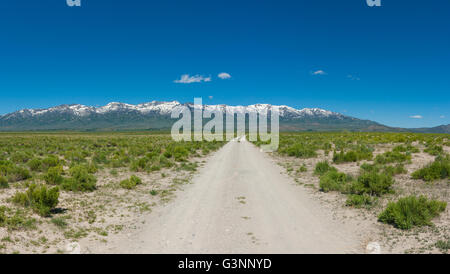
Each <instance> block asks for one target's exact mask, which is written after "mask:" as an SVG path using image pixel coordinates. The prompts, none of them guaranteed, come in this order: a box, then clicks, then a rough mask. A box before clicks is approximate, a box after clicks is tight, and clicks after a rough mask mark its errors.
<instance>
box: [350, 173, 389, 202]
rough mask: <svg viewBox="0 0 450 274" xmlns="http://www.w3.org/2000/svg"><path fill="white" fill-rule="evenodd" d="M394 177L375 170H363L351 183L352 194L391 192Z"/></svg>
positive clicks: (378, 194) (376, 194) (373, 194)
mask: <svg viewBox="0 0 450 274" xmlns="http://www.w3.org/2000/svg"><path fill="white" fill-rule="evenodd" d="M393 184H394V179H393V178H392V176H391V175H389V174H384V173H376V172H363V173H362V174H361V175H359V176H358V179H357V180H356V181H354V182H353V183H352V184H351V187H350V191H351V193H352V194H360V195H362V194H368V195H371V196H381V195H383V194H386V193H391V192H392V188H391V187H392V185H393Z"/></svg>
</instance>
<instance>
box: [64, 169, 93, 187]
mask: <svg viewBox="0 0 450 274" xmlns="http://www.w3.org/2000/svg"><path fill="white" fill-rule="evenodd" d="M69 174H70V176H71V178H68V179H65V180H64V181H63V183H62V184H61V186H62V187H63V189H65V190H68V191H94V190H95V189H96V183H97V179H96V178H95V177H94V175H92V174H90V173H89V172H88V169H87V168H86V167H85V166H83V165H77V166H74V167H72V168H71V169H70V170H69Z"/></svg>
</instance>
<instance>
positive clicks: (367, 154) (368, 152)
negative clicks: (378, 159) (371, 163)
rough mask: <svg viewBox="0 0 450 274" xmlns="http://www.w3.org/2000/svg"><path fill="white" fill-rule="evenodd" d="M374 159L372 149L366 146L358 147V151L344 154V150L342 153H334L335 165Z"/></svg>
mask: <svg viewBox="0 0 450 274" xmlns="http://www.w3.org/2000/svg"><path fill="white" fill-rule="evenodd" d="M372 157H373V155H372V149H370V148H368V147H366V146H358V147H357V148H356V149H354V150H350V151H348V152H344V151H343V150H341V152H339V153H337V152H336V151H334V153H333V163H336V164H340V163H349V162H358V161H361V160H371V159H372Z"/></svg>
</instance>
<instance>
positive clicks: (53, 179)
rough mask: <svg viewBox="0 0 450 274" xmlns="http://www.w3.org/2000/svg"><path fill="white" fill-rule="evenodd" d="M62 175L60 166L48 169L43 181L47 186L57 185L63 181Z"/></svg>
mask: <svg viewBox="0 0 450 274" xmlns="http://www.w3.org/2000/svg"><path fill="white" fill-rule="evenodd" d="M62 173H63V168H62V166H55V167H50V168H49V169H48V171H47V173H46V174H45V175H44V180H45V182H47V183H48V184H51V185H59V184H61V183H62V182H63V181H64V178H63V177H62Z"/></svg>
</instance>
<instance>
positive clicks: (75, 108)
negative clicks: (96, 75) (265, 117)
mask: <svg viewBox="0 0 450 274" xmlns="http://www.w3.org/2000/svg"><path fill="white" fill-rule="evenodd" d="M180 106H188V107H189V108H191V109H193V108H194V104H192V103H187V104H184V105H182V104H181V103H180V102H178V101H171V102H158V101H152V102H148V103H142V104H138V105H132V104H126V103H120V102H111V103H109V104H107V105H105V106H102V107H91V106H85V105H80V104H73V105H60V106H56V107H51V108H48V109H23V110H20V111H17V112H14V113H10V114H6V115H3V116H1V118H2V119H9V118H13V117H18V116H19V117H24V118H25V117H29V116H40V115H44V114H47V113H55V114H58V113H67V114H72V115H75V116H79V117H85V116H89V115H92V114H107V113H111V112H120V111H123V112H130V111H135V112H138V113H141V114H149V113H155V114H160V115H170V114H171V113H172V111H173V110H174V109H175V108H176V107H180ZM273 107H275V106H273V105H270V104H254V105H248V106H228V105H203V109H204V110H207V111H210V112H216V111H222V112H223V111H225V113H227V114H231V113H254V112H257V113H265V112H268V111H270V110H271V109H272V108H273ZM277 107H278V109H279V111H280V117H288V118H294V119H295V118H304V117H332V116H333V117H338V118H341V117H344V116H343V115H342V114H339V113H336V112H331V111H328V110H324V109H320V108H304V109H295V108H293V107H289V106H286V105H281V106H277Z"/></svg>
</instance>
